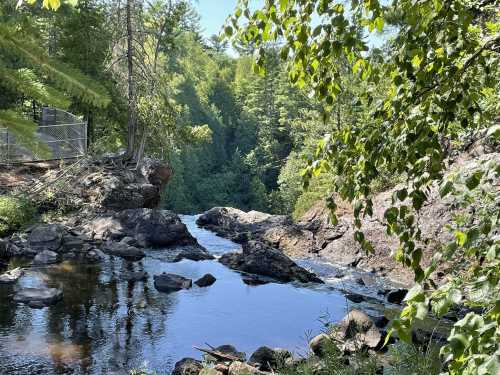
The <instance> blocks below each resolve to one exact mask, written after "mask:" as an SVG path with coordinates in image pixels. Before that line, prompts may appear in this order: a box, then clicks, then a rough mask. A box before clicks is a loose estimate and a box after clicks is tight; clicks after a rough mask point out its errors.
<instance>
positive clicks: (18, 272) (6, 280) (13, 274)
mask: <svg viewBox="0 0 500 375" xmlns="http://www.w3.org/2000/svg"><path fill="white" fill-rule="evenodd" d="M23 274H24V271H23V270H22V269H21V268H19V267H18V268H14V269H13V270H10V271H7V272H4V273H2V274H0V284H14V283H15V282H17V280H19V278H20V277H21V276H22V275H23Z"/></svg>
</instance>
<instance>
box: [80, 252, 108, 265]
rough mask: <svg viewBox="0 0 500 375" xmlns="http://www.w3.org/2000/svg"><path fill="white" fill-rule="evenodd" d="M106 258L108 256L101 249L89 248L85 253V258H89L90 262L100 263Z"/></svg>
mask: <svg viewBox="0 0 500 375" xmlns="http://www.w3.org/2000/svg"><path fill="white" fill-rule="evenodd" d="M104 258H106V255H105V254H104V253H103V252H102V251H101V250H99V249H92V250H89V251H88V252H87V253H86V254H85V260H87V261H88V262H89V263H98V262H101V261H102V260H104Z"/></svg>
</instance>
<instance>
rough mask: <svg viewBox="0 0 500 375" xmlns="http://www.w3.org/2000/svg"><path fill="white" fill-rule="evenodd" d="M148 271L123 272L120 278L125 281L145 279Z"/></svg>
mask: <svg viewBox="0 0 500 375" xmlns="http://www.w3.org/2000/svg"><path fill="white" fill-rule="evenodd" d="M148 277H149V276H148V273H147V272H144V271H136V272H125V273H123V275H122V277H121V278H122V279H123V280H126V281H146V280H147V279H148Z"/></svg>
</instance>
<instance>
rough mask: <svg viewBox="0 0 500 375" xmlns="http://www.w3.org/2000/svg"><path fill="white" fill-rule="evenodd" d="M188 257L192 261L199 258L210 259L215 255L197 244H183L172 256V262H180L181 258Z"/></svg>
mask: <svg viewBox="0 0 500 375" xmlns="http://www.w3.org/2000/svg"><path fill="white" fill-rule="evenodd" d="M184 259H188V260H193V261H196V262H197V261H200V260H212V259H215V257H214V256H213V255H212V254H210V253H209V252H208V251H206V250H205V249H204V248H203V247H201V246H199V245H194V246H183V247H182V248H180V249H179V250H178V253H177V255H176V256H175V257H174V259H173V261H174V262H180V261H181V260H184Z"/></svg>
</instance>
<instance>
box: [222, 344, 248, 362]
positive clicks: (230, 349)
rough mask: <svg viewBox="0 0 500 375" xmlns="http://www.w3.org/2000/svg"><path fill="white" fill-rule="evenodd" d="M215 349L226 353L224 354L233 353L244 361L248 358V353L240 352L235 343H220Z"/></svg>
mask: <svg viewBox="0 0 500 375" xmlns="http://www.w3.org/2000/svg"><path fill="white" fill-rule="evenodd" d="M214 350H216V351H218V352H221V353H224V354H229V355H232V356H233V357H236V358H239V359H241V360H242V361H245V360H246V358H247V355H246V353H245V352H239V351H238V350H237V349H236V348H235V347H234V346H233V345H227V344H226V345H220V346H218V347H216V348H215V349H214Z"/></svg>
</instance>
